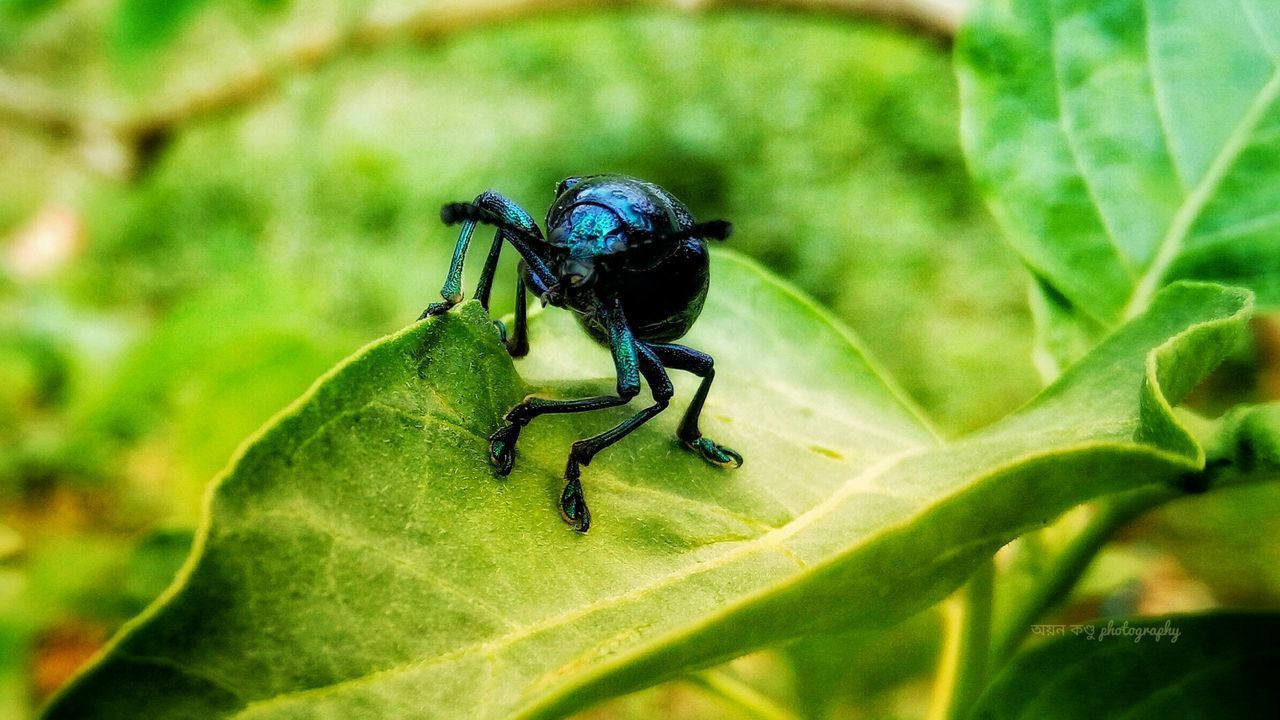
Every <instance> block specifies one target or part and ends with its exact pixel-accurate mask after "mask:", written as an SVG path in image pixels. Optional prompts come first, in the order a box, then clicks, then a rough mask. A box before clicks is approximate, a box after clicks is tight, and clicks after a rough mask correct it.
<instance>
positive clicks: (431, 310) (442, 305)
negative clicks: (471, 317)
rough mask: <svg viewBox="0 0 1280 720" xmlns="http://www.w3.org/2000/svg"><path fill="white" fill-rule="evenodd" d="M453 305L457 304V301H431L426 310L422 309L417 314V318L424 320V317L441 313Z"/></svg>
mask: <svg viewBox="0 0 1280 720" xmlns="http://www.w3.org/2000/svg"><path fill="white" fill-rule="evenodd" d="M454 305H457V303H451V302H436V303H431V304H430V305H428V306H427V309H426V310H423V311H422V314H421V315H419V316H418V319H419V320H425V319H426V318H429V317H432V316H433V315H443V314H445V313H447V312H449V308H451V307H453V306H454Z"/></svg>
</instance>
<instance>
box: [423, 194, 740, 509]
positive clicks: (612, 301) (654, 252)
mask: <svg viewBox="0 0 1280 720" xmlns="http://www.w3.org/2000/svg"><path fill="white" fill-rule="evenodd" d="M440 217H441V219H442V220H444V222H445V223H446V224H449V225H455V224H461V225H462V229H461V232H459V234H458V244H457V246H456V247H455V248H454V251H453V262H452V263H451V264H450V266H449V274H448V276H447V277H446V278H445V282H444V287H442V288H441V290H440V295H441V297H443V298H444V302H438V303H433V304H431V305H430V306H428V307H427V309H426V310H424V311H423V312H422V316H421V317H427V316H429V315H437V314H440V313H443V312H445V311H446V310H448V309H449V308H450V307H452V306H454V305H456V304H457V303H459V302H461V300H462V262H463V259H464V258H465V257H466V252H467V246H468V244H469V243H470V242H471V235H472V233H473V232H474V231H475V227H476V225H477V224H481V223H482V224H485V225H491V226H493V227H495V228H496V229H497V231H496V232H495V234H494V238H493V245H492V247H491V249H490V250H489V256H488V258H487V260H486V261H485V264H484V269H483V271H482V272H481V274H480V282H479V283H478V284H477V286H476V298H477V299H478V300H479V301H480V304H481V305H483V306H484V307H485V309H486V310H487V309H488V307H489V291H490V288H491V287H492V284H493V274H494V271H495V269H496V268H497V264H498V256H499V253H500V252H501V251H502V246H503V243H504V242H506V243H509V244H510V245H511V246H512V247H514V248H515V249H516V252H518V253H520V257H521V258H522V260H521V262H520V268H519V271H518V276H517V279H516V312H515V327H514V328H513V332H512V334H511V336H510V337H508V336H507V333H506V328H505V327H504V326H503V325H502V323H501V322H495V323H494V324H495V325H496V326H497V328H498V331H499V333H500V334H501V336H502V338H503V342H504V343H505V345H506V347H507V350H508V352H510V353H511V355H512V356H513V357H521V356H523V355H524V354H526V353H527V352H528V351H529V342H528V335H527V328H526V322H525V312H526V302H527V300H528V298H527V294H528V293H532V294H534V295H536V296H537V297H539V298H541V300H542V302H543V303H544V304H546V305H552V306H555V307H562V308H566V309H568V310H571V311H573V313H574V315H575V317H576V318H577V320H578V323H579V324H580V325H581V326H582V327H583V329H584V330H586V332H587V333H588V334H589V335H591V337H592V338H594V339H595V340H596V341H597V342H599V343H601V344H602V345H605V346H606V347H608V348H609V349H610V351H611V352H612V354H613V362H614V365H615V367H616V368H617V372H618V388H617V390H618V394H617V395H616V396H615V395H605V396H601V397H590V398H582V399H579V400H549V399H543V398H538V397H530V398H526V399H525V400H524V401H523V402H521V403H520V404H519V405H516V406H515V407H514V408H512V409H511V411H510V412H508V413H507V414H506V416H505V418H504V420H505V423H504V424H503V425H502V427H500V428H498V429H497V430H496V431H495V432H494V433H493V434H492V435H490V436H489V459H490V461H491V462H492V463H493V464H494V465H495V466H496V467H497V469H498V473H499V474H502V475H506V474H507V473H510V472H511V468H512V466H513V465H514V463H515V449H516V441H517V439H519V437H520V430H521V429H522V428H524V426H525V425H528V424H529V421H531V420H533V419H534V418H535V417H537V416H539V415H542V414H544V413H570V412H585V411H588V410H597V409H600V408H607V407H616V406H618V405H625V404H627V403H628V402H630V401H631V399H632V398H634V397H635V396H636V395H638V394H639V393H640V378H641V377H643V378H644V379H645V381H646V382H648V384H649V389H650V392H651V393H652V394H653V400H654V402H653V404H652V405H650V406H649V407H646V408H645V409H643V410H641V411H640V412H638V413H636V414H635V415H633V416H632V417H630V418H628V419H627V420H625V421H624V422H622V423H620V424H618V425H617V426H615V427H613V428H610V429H608V430H606V431H605V432H602V433H600V434H599V435H595V436H593V437H589V438H584V439H582V440H579V441H577V442H575V443H574V444H573V447H572V449H571V450H570V451H569V461H568V464H567V465H566V466H565V470H564V477H565V487H564V492H563V493H561V496H560V513H561V515H562V516H563V517H564V519H565V521H566V522H568V523H569V524H570V525H572V526H573V527H574V528H575V529H577V530H579V531H580V532H586V531H587V529H588V528H589V527H590V526H591V513H590V511H588V509H587V503H586V499H585V497H584V495H583V492H582V481H581V466H583V465H588V464H590V463H591V459H592V458H593V457H595V455H596V453H598V452H600V451H601V450H603V449H604V448H606V447H608V446H610V445H612V444H613V443H615V442H617V441H619V440H621V439H622V438H623V437H626V435H627V434H628V433H630V432H631V431H632V430H635V429H636V428H637V427H639V426H640V425H642V424H644V423H645V422H646V421H647V420H649V419H650V418H652V417H653V416H655V415H657V414H658V413H660V412H662V411H663V410H664V409H666V407H667V404H668V403H669V402H670V400H671V396H672V393H673V388H672V385H671V380H670V378H669V377H668V376H667V370H668V369H675V370H685V371H688V372H691V373H693V374H695V375H697V376H699V377H701V378H702V382H701V384H700V385H699V386H698V391H697V392H696V393H695V394H694V397H693V401H692V402H691V403H690V404H689V409H688V410H687V411H686V412H685V415H684V419H683V420H682V421H681V423H680V428H679V430H678V431H677V436H678V437H679V439H680V442H681V443H682V444H683V445H684V446H685V447H686V448H689V449H690V450H692V451H693V452H695V453H697V454H698V455H699V456H700V457H702V458H703V459H705V460H706V461H708V462H710V463H713V464H715V465H719V466H722V467H738V466H739V465H741V464H742V456H741V455H739V454H738V453H737V452H735V451H733V450H731V449H729V448H727V447H724V446H723V445H719V444H717V443H715V442H713V441H712V440H711V439H709V438H707V437H705V436H703V434H702V433H701V431H699V430H698V415H699V413H701V411H702V405H703V402H704V401H705V400H706V398H707V391H708V390H709V389H710V387H711V381H712V379H713V378H714V377H715V370H714V361H713V360H712V359H711V356H710V355H707V354H706V353H702V352H699V351H697V350H694V349H693V348H689V347H685V346H683V345H677V344H675V343H674V342H673V341H674V340H677V339H679V338H680V337H681V336H683V335H684V334H685V333H686V332H688V331H689V328H691V327H692V326H693V323H694V321H696V320H697V319H698V315H699V314H700V313H701V312H702V304H703V301H704V300H705V299H706V296H707V287H708V285H709V282H710V265H709V259H708V255H707V243H706V241H707V240H708V239H716V240H723V239H724V238H726V237H728V236H729V232H730V230H731V227H730V225H729V223H727V222H725V221H723V220H713V221H711V222H704V223H698V222H694V219H693V215H692V214H691V213H690V212H689V210H688V208H686V207H685V206H684V205H683V204H682V203H681V202H680V201H679V200H677V199H675V198H674V197H672V195H671V194H670V193H668V192H667V191H666V190H663V189H662V188H660V187H658V186H657V185H654V184H653V183H649V182H645V181H643V180H638V179H636V178H631V177H625V176H622V175H591V176H586V177H571V178H566V179H564V180H562V181H560V183H559V184H558V185H557V186H556V197H555V200H554V201H553V202H552V203H551V208H550V209H549V210H548V211H547V221H546V226H547V234H546V235H545V236H544V235H543V233H542V230H541V229H539V228H538V225H537V223H535V222H534V221H533V218H532V217H530V215H529V213H527V212H525V211H524V210H523V209H522V208H521V207H520V206H519V205H516V204H515V203H514V202H512V201H510V200H508V199H507V198H505V197H503V196H502V195H500V194H498V193H496V192H494V191H492V190H490V191H487V192H484V193H481V194H480V195H479V196H478V197H477V198H476V199H475V200H473V201H472V202H469V203H450V204H448V205H445V206H444V208H442V209H441V211H440Z"/></svg>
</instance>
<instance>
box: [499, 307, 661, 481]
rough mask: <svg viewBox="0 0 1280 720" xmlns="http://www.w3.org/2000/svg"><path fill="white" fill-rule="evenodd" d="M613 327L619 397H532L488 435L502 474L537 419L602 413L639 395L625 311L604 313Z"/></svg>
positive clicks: (635, 358) (637, 363)
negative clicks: (522, 434) (525, 431)
mask: <svg viewBox="0 0 1280 720" xmlns="http://www.w3.org/2000/svg"><path fill="white" fill-rule="evenodd" d="M601 315H602V317H604V318H606V319H607V320H606V322H607V324H608V327H610V328H611V329H610V338H609V339H610V346H611V347H612V349H613V363H614V366H615V367H616V368H617V372H618V394H617V395H616V396H615V395H602V396H599V397H590V398H582V399H579V400H549V399H546V398H540V397H536V396H532V395H531V396H529V397H527V398H525V399H524V401H523V402H521V403H520V404H519V405H516V406H515V407H513V408H511V411H510V412H508V413H507V414H506V417H505V418H504V419H505V420H506V421H507V424H506V425H503V426H502V427H500V428H498V430H497V431H495V432H494V433H493V434H492V435H490V436H489V460H490V462H492V463H493V464H494V465H496V466H497V467H498V474H499V475H506V474H507V473H509V472H511V468H512V465H513V464H514V462H515V450H516V448H515V445H516V440H517V439H519V437H520V431H521V430H522V429H523V428H524V426H525V425H528V424H529V423H530V422H531V421H532V420H533V419H534V418H536V417H538V416H539V415H544V414H546V413H574V412H587V411H590V410H600V409H602V408H608V407H617V406H618V405H626V404H627V403H628V402H630V401H631V398H633V397H635V396H636V395H637V394H639V392H640V361H639V358H638V356H637V349H636V341H635V338H634V337H633V336H632V335H631V329H630V328H629V327H627V324H626V321H625V320H622V311H621V308H620V307H619V308H618V309H616V310H612V309H609V308H605V309H602V310H601Z"/></svg>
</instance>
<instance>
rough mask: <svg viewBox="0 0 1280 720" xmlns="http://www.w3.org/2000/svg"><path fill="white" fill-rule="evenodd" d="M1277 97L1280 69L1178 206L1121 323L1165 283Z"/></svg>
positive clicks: (1134, 315) (1141, 310)
mask: <svg viewBox="0 0 1280 720" xmlns="http://www.w3.org/2000/svg"><path fill="white" fill-rule="evenodd" d="M1273 65H1274V64H1273ZM1277 97H1280V66H1275V69H1274V70H1273V72H1272V73H1271V77H1270V78H1269V79H1268V80H1267V82H1266V84H1265V85H1263V86H1262V89H1261V90H1259V92H1258V95H1257V96H1256V97H1255V98H1254V100H1253V102H1252V103H1250V105H1249V109H1248V110H1247V111H1246V112H1245V114H1244V115H1243V116H1241V118H1240V121H1239V122H1238V123H1236V126H1235V127H1234V128H1233V129H1232V130H1231V134H1230V135H1228V136H1227V141H1226V142H1225V143H1223V145H1222V147H1221V148H1220V149H1219V150H1218V154H1217V155H1215V156H1214V158H1213V162H1212V163H1210V165H1209V169H1208V171H1206V172H1205V174H1204V177H1202V178H1200V182H1198V183H1196V186H1195V187H1194V188H1193V189H1192V191H1191V193H1190V194H1188V195H1187V196H1186V198H1185V199H1184V200H1183V201H1182V203H1181V204H1180V205H1179V206H1178V210H1177V212H1176V213H1175V214H1174V216H1173V220H1172V221H1171V222H1170V223H1169V228H1168V230H1167V231H1166V232H1165V234H1164V236H1163V237H1162V238H1161V240H1160V245H1159V247H1158V250H1157V252H1156V257H1155V259H1154V260H1153V261H1152V263H1151V265H1150V266H1149V267H1148V268H1147V270H1146V271H1145V272H1144V273H1143V274H1142V276H1141V277H1140V278H1139V279H1138V282H1137V284H1135V285H1134V288H1133V293H1132V295H1130V296H1129V300H1128V302H1127V303H1125V308H1124V314H1123V318H1122V319H1123V320H1131V319H1133V318H1134V317H1137V316H1138V315H1140V314H1141V313H1142V312H1143V311H1145V310H1146V309H1147V306H1148V305H1150V304H1151V299H1152V298H1153V297H1155V294H1156V292H1157V291H1159V289H1160V282H1161V280H1163V279H1164V274H1165V272H1166V271H1168V269H1169V266H1170V265H1172V264H1173V261H1174V260H1176V259H1177V257H1178V253H1179V252H1181V251H1182V247H1183V244H1184V243H1185V242H1186V238H1187V235H1188V234H1189V233H1190V232H1191V226H1192V225H1193V224H1194V223H1195V221H1196V220H1197V219H1199V217H1200V212H1201V211H1202V210H1204V207H1205V205H1206V204H1208V202H1209V200H1210V199H1212V197H1213V195H1214V193H1216V192H1217V190H1218V188H1219V186H1221V184H1222V181H1223V179H1225V178H1226V176H1227V173H1228V172H1229V171H1230V170H1231V166H1232V164H1233V163H1234V162H1235V161H1236V159H1237V158H1238V157H1239V156H1240V153H1241V152H1242V151H1243V150H1244V148H1245V147H1246V146H1247V144H1248V140H1249V136H1250V135H1251V134H1252V133H1253V131H1254V130H1255V129H1257V127H1258V123H1259V122H1261V120H1262V117H1263V115H1265V113H1266V112H1267V110H1268V109H1270V107H1271V105H1272V103H1274V102H1275V101H1276V99H1277ZM1170 157H1171V158H1172V157H1173V155H1172V154H1170Z"/></svg>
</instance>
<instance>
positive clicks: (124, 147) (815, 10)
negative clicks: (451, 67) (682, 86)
mask: <svg viewBox="0 0 1280 720" xmlns="http://www.w3.org/2000/svg"><path fill="white" fill-rule="evenodd" d="M968 5H969V0H623V1H622V2H620V3H617V4H615V5H614V6H613V7H614V8H615V9H617V8H664V9H667V10H672V11H681V12H689V11H698V12H704V11H705V12H711V11H739V10H754V11H773V12H788V13H796V14H799V13H810V14H820V15H827V16H834V17H849V18H854V19H859V20H879V21H882V22H887V23H891V24H896V25H898V26H901V27H905V28H908V29H910V30H914V31H916V32H918V33H921V34H924V35H926V36H930V37H934V38H937V39H939V40H941V41H943V42H947V43H949V42H950V40H951V38H952V37H954V36H955V33H956V30H957V28H958V27H959V25H960V21H961V19H962V17H963V15H964V12H965V10H966V9H967V7H968ZM599 7H600V5H599V3H597V2H596V0H453V1H452V2H444V3H440V2H432V3H423V2H417V3H409V4H408V5H407V6H406V7H403V8H397V9H396V11H394V12H392V11H379V12H377V13H374V14H371V15H369V16H368V17H361V18H358V21H357V22H354V23H351V24H350V26H349V27H343V28H330V29H320V30H317V31H315V32H313V33H310V34H308V35H306V36H304V37H301V38H299V39H296V40H293V41H292V42H290V43H287V44H282V45H281V46H280V47H277V48H275V49H273V50H272V51H269V52H264V53H263V55H264V57H263V58H262V59H261V61H260V62H259V63H258V64H257V65H255V66H253V67H250V68H248V69H247V70H245V71H241V72H239V73H236V74H231V75H227V76H225V77H222V78H219V79H218V80H216V81H214V82H213V83H212V84H211V85H209V86H208V87H206V88H203V89H201V90H196V91H193V92H188V93H185V94H183V95H181V96H179V97H176V98H170V99H168V101H167V102H166V101H164V100H161V101H158V102H156V104H154V105H153V106H152V107H150V108H147V109H144V110H142V111H140V112H138V113H137V114H134V115H127V114H126V113H125V110H124V109H123V108H121V107H116V108H114V109H113V110H112V111H111V112H109V113H106V114H105V115H104V114H103V113H94V112H90V109H89V108H83V107H80V106H79V105H80V104H79V103H78V102H76V101H74V100H72V99H71V98H63V97H59V96H53V95H51V94H50V93H47V92H46V91H44V90H42V89H39V88H36V87H33V85H34V84H35V82H36V81H35V80H34V79H32V80H22V79H20V78H14V77H10V76H8V75H0V120H4V121H11V122H17V123H18V124H20V125H26V126H30V127H34V128H36V129H39V130H42V131H44V132H46V133H48V134H50V135H53V136H55V137H59V138H65V139H71V140H80V141H83V140H84V138H82V137H80V135H81V134H82V132H81V130H82V129H83V128H93V129H96V131H97V132H98V133H99V134H100V135H102V136H103V137H110V138H114V140H113V141H114V142H115V143H116V144H117V145H119V146H120V147H119V148H117V149H116V152H117V153H118V154H120V155H121V156H122V157H123V158H124V159H123V160H122V161H121V164H122V165H123V166H124V168H125V169H122V170H120V171H119V172H118V174H119V175H121V178H122V179H133V178H136V177H137V176H138V175H139V174H140V173H142V172H143V171H145V170H146V169H147V165H148V164H149V163H150V161H152V160H154V159H155V158H154V155H155V152H154V148H155V147H159V146H163V145H164V144H165V143H166V142H167V141H168V140H169V139H171V138H172V137H173V135H174V134H176V133H177V132H178V131H179V130H181V129H182V128H183V127H184V126H185V125H187V124H188V123H190V122H192V121H196V120H199V119H201V118H205V117H209V116H213V115H217V114H220V113H225V112H228V111H233V110H236V109H238V108H240V107H244V106H248V105H252V104H254V103H257V102H260V101H262V100H263V99H265V98H268V97H270V96H272V95H273V94H274V93H276V92H278V91H279V89H280V88H281V87H283V86H284V85H285V84H286V82H287V81H288V80H289V79H290V78H292V77H295V76H297V75H299V74H302V73H306V72H310V71H313V70H315V69H316V68H319V67H321V66H324V65H326V64H328V63H330V62H333V61H334V60H336V59H338V58H341V57H344V56H348V55H351V54H355V53H359V52H363V51H366V50H369V49H372V48H377V47H382V46H386V45H390V44H393V43H396V42H403V41H405V40H410V41H415V40H416V41H419V42H430V41H435V40H439V39H440V38H443V37H448V36H451V35H455V34H458V33H461V32H465V31H468V30H472V29H475V28H483V27H486V26H497V25H500V24H504V23H508V22H510V21H512V20H518V19H521V18H533V17H539V16H543V15H546V14H548V13H553V12H555V13H569V12H573V11H588V10H597V11H598V8H599ZM112 104H114V105H118V104H119V103H118V102H113V103H112Z"/></svg>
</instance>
